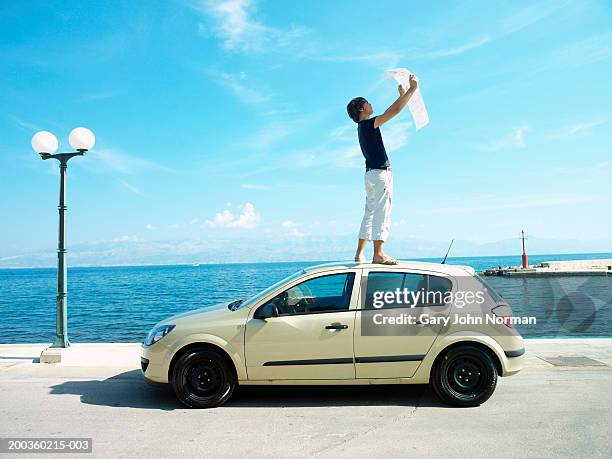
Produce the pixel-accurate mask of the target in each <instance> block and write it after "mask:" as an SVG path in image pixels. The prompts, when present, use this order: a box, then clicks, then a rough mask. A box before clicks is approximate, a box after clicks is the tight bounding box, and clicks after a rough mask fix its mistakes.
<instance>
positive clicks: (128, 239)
mask: <svg viewBox="0 0 612 459" xmlns="http://www.w3.org/2000/svg"><path fill="white" fill-rule="evenodd" d="M140 240H141V239H140V238H139V237H138V236H128V235H126V234H124V235H123V236H118V237H116V238H114V239H113V240H112V241H113V242H138V241H140Z"/></svg>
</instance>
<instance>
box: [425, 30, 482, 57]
mask: <svg viewBox="0 0 612 459" xmlns="http://www.w3.org/2000/svg"><path fill="white" fill-rule="evenodd" d="M490 41H491V37H489V36H487V35H485V36H483V37H480V38H477V39H476V40H472V41H470V42H468V43H464V44H463V45H460V46H456V47H454V48H449V49H443V50H440V51H433V52H431V53H427V54H425V55H423V56H418V57H428V58H438V57H448V56H456V55H458V54H463V53H465V52H466V51H471V50H473V49H476V48H480V47H481V46H483V45H486V44H487V43H489V42H490Z"/></svg>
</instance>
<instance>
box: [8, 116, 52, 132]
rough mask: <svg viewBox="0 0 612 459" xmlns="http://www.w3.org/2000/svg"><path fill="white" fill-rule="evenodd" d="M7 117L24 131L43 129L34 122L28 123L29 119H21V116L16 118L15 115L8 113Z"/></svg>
mask: <svg viewBox="0 0 612 459" xmlns="http://www.w3.org/2000/svg"><path fill="white" fill-rule="evenodd" d="M8 117H9V118H11V119H12V120H13V121H14V122H15V124H17V126H19V127H20V128H22V129H25V130H26V131H31V132H36V131H42V130H43V129H41V128H40V127H39V126H37V125H36V124H34V123H30V122H29V121H25V120H22V119H21V118H18V117H17V116H15V115H8Z"/></svg>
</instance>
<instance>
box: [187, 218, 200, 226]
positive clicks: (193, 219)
mask: <svg viewBox="0 0 612 459" xmlns="http://www.w3.org/2000/svg"><path fill="white" fill-rule="evenodd" d="M199 221H200V219H199V218H192V219H191V221H190V222H189V224H190V225H195V224H197V223H199Z"/></svg>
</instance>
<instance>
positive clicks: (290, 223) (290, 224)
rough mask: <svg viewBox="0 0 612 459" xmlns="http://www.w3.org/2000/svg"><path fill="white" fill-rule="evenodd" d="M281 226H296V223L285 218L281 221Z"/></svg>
mask: <svg viewBox="0 0 612 459" xmlns="http://www.w3.org/2000/svg"><path fill="white" fill-rule="evenodd" d="M281 226H282V227H283V228H297V226H298V224H297V223H296V222H294V221H292V220H285V221H284V222H282V223H281Z"/></svg>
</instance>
